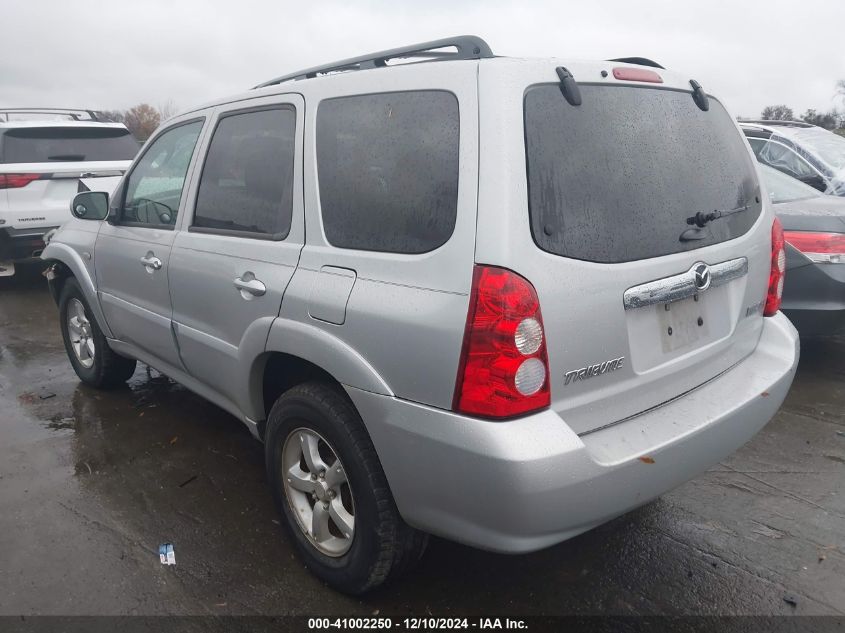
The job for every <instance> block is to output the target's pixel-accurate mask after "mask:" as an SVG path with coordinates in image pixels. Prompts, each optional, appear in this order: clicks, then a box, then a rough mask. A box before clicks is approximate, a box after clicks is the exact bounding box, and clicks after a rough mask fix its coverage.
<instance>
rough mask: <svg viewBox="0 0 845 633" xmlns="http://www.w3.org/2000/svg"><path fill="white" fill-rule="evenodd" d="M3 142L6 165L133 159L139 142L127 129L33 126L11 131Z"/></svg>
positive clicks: (3, 156)
mask: <svg viewBox="0 0 845 633" xmlns="http://www.w3.org/2000/svg"><path fill="white" fill-rule="evenodd" d="M0 139H2V160H0V162H2V163H48V162H67V161H96V160H132V159H133V158H135V154H137V153H138V149H139V146H138V143H137V141H136V140H135V139H134V138H133V137H132V135H131V134H130V133H129V130H127V129H126V128H119V127H60V126H49V127H31V128H20V129H9V130H7V131H6V133H5V134H4V135H3V136H2V137H0Z"/></svg>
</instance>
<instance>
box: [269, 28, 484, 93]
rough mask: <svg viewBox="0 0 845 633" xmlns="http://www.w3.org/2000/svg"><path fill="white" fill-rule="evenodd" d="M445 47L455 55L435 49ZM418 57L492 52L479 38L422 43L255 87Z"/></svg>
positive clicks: (446, 57)
mask: <svg viewBox="0 0 845 633" xmlns="http://www.w3.org/2000/svg"><path fill="white" fill-rule="evenodd" d="M447 47H453V48H455V49H456V50H455V52H449V51H442V50H438V49H442V48H447ZM417 57H419V58H423V59H425V60H427V61H438V60H455V59H484V58H488V57H493V51H492V50H490V46H489V45H488V44H487V42H485V41H484V40H483V39H481V38H480V37H477V36H475V35H459V36H456V37H448V38H445V39H442V40H434V41H432V42H423V43H421V44H412V45H411V46H403V47H401V48H393V49H390V50H387V51H379V52H377V53H370V54H369V55H361V56H360V57H352V58H350V59H344V60H341V61H337V62H332V63H330V64H325V65H323V66H314V67H313V68H306V69H305V70H299V71H297V72H295V73H291V74H289V75H282V76H281V77H276V78H275V79H270V80H269V81H265V82H264V83H262V84H258V85H257V86H255V88H265V87H266V86H273V85H275V84H280V83H284V82H286V81H298V80H300V79H312V78H314V77H317V76H318V75H326V74H329V73H335V72H346V71H351V70H366V69H368V68H383V67H385V66H387V62H388V61H389V60H391V59H410V58H417Z"/></svg>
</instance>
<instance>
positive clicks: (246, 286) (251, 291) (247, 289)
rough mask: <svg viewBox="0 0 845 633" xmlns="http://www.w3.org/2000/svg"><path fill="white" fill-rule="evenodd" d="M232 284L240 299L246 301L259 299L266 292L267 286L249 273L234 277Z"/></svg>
mask: <svg viewBox="0 0 845 633" xmlns="http://www.w3.org/2000/svg"><path fill="white" fill-rule="evenodd" d="M233 283H234V284H235V288H237V289H238V291H239V292H240V293H241V297H243V298H244V299H246V300H247V301H249V300H251V299H254V298H255V297H260V296H261V295H263V294H264V293H265V292H267V286H265V285H264V283H263V282H261V281H260V280H259V279H256V278H255V275H254V274H253V273H251V272H249V271H247V272H245V273H244V274H243V275H241V276H240V277H236V278H235V281H234V282H233Z"/></svg>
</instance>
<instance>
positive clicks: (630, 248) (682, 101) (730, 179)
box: [525, 85, 761, 263]
mask: <svg viewBox="0 0 845 633" xmlns="http://www.w3.org/2000/svg"><path fill="white" fill-rule="evenodd" d="M581 94H582V97H583V103H582V104H581V105H580V106H577V107H574V106H571V105H569V104H568V103H567V102H566V100H565V99H564V98H563V96H562V95H561V92H560V89H559V87H558V86H557V85H539V86H535V87H532V88H530V89H529V90H528V91H527V92H526V94H525V143H526V158H527V163H528V206H529V210H530V215H531V231H532V234H533V236H534V241H535V242H536V243H537V245H538V246H539V247H540V248H542V249H543V250H546V251H548V252H550V253H554V254H557V255H563V256H565V257H571V258H574V259H581V260H587V261H594V262H605V263H615V262H625V261H631V260H637V259H646V258H649V257H657V256H660V255H668V254H671V253H678V252H682V251H688V250H692V249H696V248H701V247H702V246H708V245H710V244H717V243H719V242H724V241H726V240H730V239H733V238H735V237H738V236H740V235H742V234H744V233H746V232H747V231H748V230H749V229H750V228H751V226H752V225H753V224H754V222H755V221H756V219H757V217H758V216H759V215H760V210H761V204H760V202H759V194H760V188H759V184H758V182H757V179H756V176H755V172H754V165H753V162H752V158H751V156H750V155H749V152H748V150H747V148H746V145H745V143H744V142H743V139H742V136H741V134H740V133H739V132H738V131H737V129H736V127H735V125H734V123H733V121H732V120H731V118H730V116H729V115H728V113H727V112H726V111H725V109H724V108H723V107H722V105H721V104H720V103H719V102H718V101H716V100H715V99H712V98H711V99H710V109H709V111H707V112H703V111H702V110H700V109H699V108H698V107H697V106H696V105H695V103H694V102H693V99H692V96H691V95H690V93H689V92H683V91H676V90H665V89H650V88H639V87H629V86H606V85H605V86H590V85H582V86H581ZM746 206H747V209H746V210H745V211H741V212H737V213H732V214H730V215H727V216H725V217H722V218H721V219H718V220H715V221H713V222H711V223H710V224H708V225H707V227H706V228H705V229H703V230H702V231H701V233H700V235H699V236H700V237H702V236H703V239H698V240H691V241H682V240H681V239H680V237H681V234H682V233H683V232H684V231H685V230H687V229H689V228H690V225H689V224H687V221H686V220H687V218H690V217H691V216H694V215H695V214H696V213H697V212H698V211H702V212H705V213H709V212H712V211H714V210H716V209H718V210H720V211H731V210H734V209H738V208H741V207H746Z"/></svg>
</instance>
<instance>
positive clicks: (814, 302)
mask: <svg viewBox="0 0 845 633" xmlns="http://www.w3.org/2000/svg"><path fill="white" fill-rule="evenodd" d="M781 310H783V312H784V314H786V316H787V317H789V319H790V320H791V321H792V323H793V324H794V325H795V327H796V328H797V329H798V333H799V334H800V335H801V336H807V337H809V336H829V335H832V334H841V333H842V332H843V331H845V264H805V265H802V266H797V267H790V268H788V269H787V272H786V284H785V286H784V289H783V304H782V306H781Z"/></svg>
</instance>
